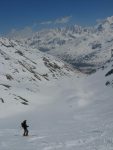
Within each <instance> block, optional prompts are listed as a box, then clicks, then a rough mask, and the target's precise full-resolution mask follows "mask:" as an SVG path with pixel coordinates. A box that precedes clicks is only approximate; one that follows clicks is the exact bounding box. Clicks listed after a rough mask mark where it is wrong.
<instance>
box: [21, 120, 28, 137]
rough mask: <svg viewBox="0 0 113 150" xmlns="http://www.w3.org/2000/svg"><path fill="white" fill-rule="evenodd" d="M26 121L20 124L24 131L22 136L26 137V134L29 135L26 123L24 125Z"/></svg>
mask: <svg viewBox="0 0 113 150" xmlns="http://www.w3.org/2000/svg"><path fill="white" fill-rule="evenodd" d="M26 121H27V120H24V121H23V122H22V123H21V126H22V128H23V129H24V133H23V136H28V133H29V131H28V129H27V128H28V127H29V126H28V125H27V123H26Z"/></svg>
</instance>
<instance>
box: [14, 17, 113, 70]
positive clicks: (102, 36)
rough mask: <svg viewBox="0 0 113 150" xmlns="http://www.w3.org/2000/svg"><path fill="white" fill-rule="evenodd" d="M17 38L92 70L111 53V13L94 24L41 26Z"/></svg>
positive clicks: (112, 46) (112, 24) (112, 18)
mask: <svg viewBox="0 0 113 150" xmlns="http://www.w3.org/2000/svg"><path fill="white" fill-rule="evenodd" d="M12 37H13V35H12ZM14 38H17V37H15V36H14ZM17 39H18V38H17ZM19 41H22V43H23V44H24V45H28V46H30V47H32V48H38V49H39V50H40V51H43V52H47V53H49V54H52V55H55V56H57V57H60V58H61V59H62V60H64V61H66V62H68V63H70V64H72V65H73V66H74V67H76V68H79V69H82V70H83V69H85V70H86V69H87V70H88V72H90V71H94V70H95V68H98V67H100V66H102V65H103V64H105V63H106V62H107V61H109V59H110V57H111V50H112V49H113V16H112V17H108V18H106V19H105V20H103V21H100V22H98V23H97V25H96V26H94V27H81V26H78V25H73V26H68V27H63V28H57V29H48V30H42V31H39V32H36V33H34V35H33V36H31V37H29V38H27V39H26V38H24V39H22V40H20V39H19Z"/></svg>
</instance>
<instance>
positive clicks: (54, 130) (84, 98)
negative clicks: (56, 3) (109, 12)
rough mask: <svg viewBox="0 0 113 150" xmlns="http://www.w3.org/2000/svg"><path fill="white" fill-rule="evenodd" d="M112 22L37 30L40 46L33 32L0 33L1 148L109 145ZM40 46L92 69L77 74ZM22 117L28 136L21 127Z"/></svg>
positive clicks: (97, 149)
mask: <svg viewBox="0 0 113 150" xmlns="http://www.w3.org/2000/svg"><path fill="white" fill-rule="evenodd" d="M112 22H113V17H110V18H107V20H106V21H105V20H104V21H102V22H101V23H99V24H98V25H97V26H95V28H82V27H79V26H76V27H75V26H74V27H72V28H68V29H66V28H63V29H56V30H48V31H41V32H39V33H37V36H38V39H40V41H38V42H39V43H38V44H39V45H40V46H39V45H38V48H39V49H40V51H39V50H38V49H37V45H36V44H37V42H36V43H34V44H33V45H32V44H31V43H30V42H34V41H35V40H34V39H35V36H36V34H35V35H34V36H33V37H34V39H33V37H32V38H30V39H31V40H30V39H27V40H26V39H23V41H20V40H18V41H13V40H9V39H6V38H0V101H1V105H0V150H20V149H22V150H31V149H32V150H40V149H41V150H56V149H57V150H75V149H76V150H112V149H113V134H112V130H113V57H111V50H112V44H113V40H112V32H113V31H112ZM75 29H76V30H75ZM50 31H51V32H50ZM53 33H54V34H53ZM61 33H62V34H61ZM70 33H71V36H72V37H71V36H70ZM42 35H43V36H42ZM69 36H70V38H69ZM55 37H57V39H55V41H54V42H55V43H54V42H53V41H52V43H51V42H50V43H49V40H53V38H55ZM59 38H61V39H62V40H64V42H63V41H62V42H61V39H60V42H58V43H57V42H56V41H59V40H58V39H59ZM84 38H85V39H84ZM36 39H37V37H36ZM47 39H48V40H47ZM77 41H78V43H77ZM46 42H47V43H46ZM44 43H45V45H44ZM53 43H54V44H53ZM30 44H31V45H32V46H31V45H30ZM52 44H53V45H54V47H53V48H52ZM32 47H33V48H34V47H35V48H36V49H33V48H32ZM68 48H70V51H69V49H68ZM77 50H78V51H77ZM41 51H46V52H47V53H50V54H52V55H55V56H59V57H60V58H62V59H63V60H65V61H66V62H69V63H70V64H73V65H74V66H75V67H77V66H78V68H79V69H83V68H82V67H85V68H86V69H88V68H89V69H91V68H93V69H95V68H96V72H95V73H93V74H91V75H86V74H82V73H80V72H79V71H77V70H73V69H72V68H71V67H70V66H68V65H67V63H66V64H65V63H64V62H61V61H60V60H59V59H58V58H56V57H54V56H50V55H49V54H46V53H43V52H41ZM68 53H69V54H68ZM86 56H87V57H86ZM85 58H87V59H85ZM25 119H26V120H27V123H28V125H29V136H28V137H23V136H22V133H23V130H21V128H20V123H21V122H22V121H23V120H25Z"/></svg>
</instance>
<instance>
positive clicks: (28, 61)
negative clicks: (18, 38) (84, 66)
mask: <svg viewBox="0 0 113 150" xmlns="http://www.w3.org/2000/svg"><path fill="white" fill-rule="evenodd" d="M72 74H75V71H74V70H73V69H72V68H71V67H69V66H68V65H67V64H64V63H63V62H61V61H59V60H58V59H56V58H54V57H52V56H49V55H47V54H43V53H42V52H40V51H38V50H35V49H32V48H27V49H26V48H25V47H22V46H21V45H19V44H18V43H17V42H15V41H13V40H8V39H6V38H0V102H1V109H2V108H4V106H5V107H7V105H11V104H12V105H13V104H14V106H15V105H20V104H24V105H29V104H30V103H31V101H32V103H35V102H36V101H37V95H38V93H39V91H40V86H41V85H42V84H43V83H45V84H47V82H50V81H51V80H53V79H59V78H61V77H62V76H71V75H72ZM9 108H10V107H9Z"/></svg>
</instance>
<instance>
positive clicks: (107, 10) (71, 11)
mask: <svg viewBox="0 0 113 150" xmlns="http://www.w3.org/2000/svg"><path fill="white" fill-rule="evenodd" d="M112 15H113V0H0V33H7V32H9V31H10V30H11V29H21V28H24V27H26V26H29V27H32V28H40V27H46V26H58V25H64V24H73V23H74V24H79V25H85V26H87V25H88V26H89V25H93V24H95V23H96V20H97V19H104V18H106V17H108V16H112Z"/></svg>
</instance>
